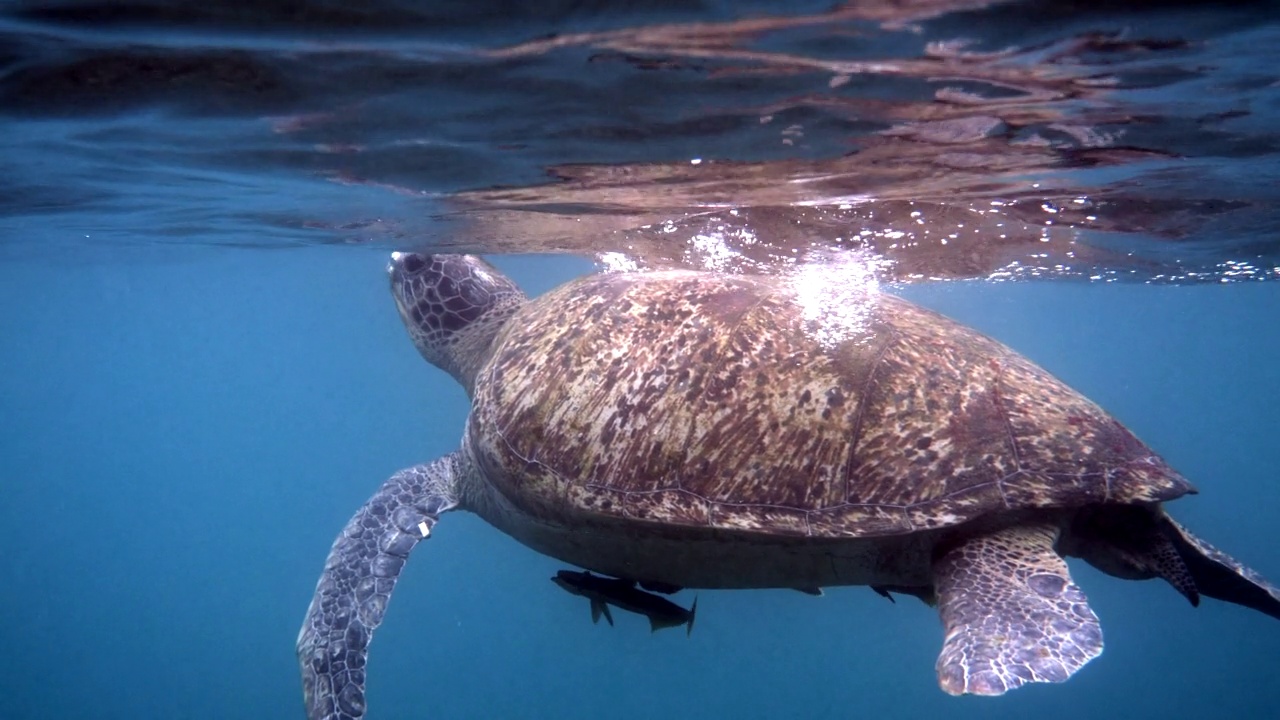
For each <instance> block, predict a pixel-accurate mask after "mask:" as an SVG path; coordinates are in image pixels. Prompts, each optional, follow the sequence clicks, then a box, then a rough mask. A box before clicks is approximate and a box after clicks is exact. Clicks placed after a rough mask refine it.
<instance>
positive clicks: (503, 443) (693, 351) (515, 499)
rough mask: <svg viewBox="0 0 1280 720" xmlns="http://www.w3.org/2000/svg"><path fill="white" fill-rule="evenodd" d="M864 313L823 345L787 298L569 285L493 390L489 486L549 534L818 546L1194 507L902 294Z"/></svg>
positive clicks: (497, 361)
mask: <svg viewBox="0 0 1280 720" xmlns="http://www.w3.org/2000/svg"><path fill="white" fill-rule="evenodd" d="M856 302H859V303H862V304H864V305H865V307H863V308H860V310H861V311H862V316H863V317H864V324H863V325H862V327H861V329H860V330H859V331H857V332H854V333H852V334H851V335H850V336H849V337H846V338H844V339H843V340H841V341H839V342H834V343H832V342H828V343H823V342H819V341H818V339H816V334H815V331H816V330H817V329H818V328H816V327H815V322H816V321H814V320H813V319H812V318H810V317H807V316H806V315H805V314H804V310H803V308H802V306H801V304H800V303H799V300H798V297H797V295H796V293H795V292H794V291H793V289H792V286H791V285H789V284H788V282H787V281H785V280H780V279H779V280H774V279H766V278H748V277H741V276H717V275H708V274H700V273H690V272H665V273H649V274H614V275H599V276H592V277H588V278H584V279H581V280H578V281H575V282H573V283H570V284H569V285H567V286H564V287H562V288H559V289H557V290H555V291H553V292H551V293H550V294H548V295H545V296H543V297H542V298H539V299H537V300H534V301H532V302H530V303H529V304H528V306H527V307H525V308H523V309H522V310H521V311H520V312H518V313H517V314H516V315H515V316H514V317H513V318H512V320H511V322H510V324H509V325H508V327H507V328H506V329H504V331H503V332H502V334H500V335H499V337H498V339H497V341H496V343H497V344H496V347H495V350H494V354H493V356H492V357H491V359H490V360H489V362H488V363H487V364H486V365H485V366H484V367H483V368H482V369H481V371H480V374H479V376H478V377H477V381H476V386H475V396H474V406H473V411H472V416H471V419H470V423H471V424H470V428H469V431H470V437H471V441H472V447H473V449H474V450H475V453H476V457H477V460H478V461H479V464H480V467H481V471H482V472H483V473H484V474H485V475H486V477H487V479H488V481H489V482H490V483H491V484H492V485H493V486H494V488H495V489H496V490H497V491H498V492H500V493H502V494H503V495H504V496H505V497H506V498H507V499H508V500H509V501H510V502H511V503H513V504H514V505H515V506H517V507H519V508H521V509H523V510H524V511H526V512H529V513H530V514H533V515H535V516H537V517H542V518H545V519H547V520H549V521H551V522H557V523H567V524H574V523H579V524H581V523H587V524H589V523H590V522H591V521H592V520H593V519H600V517H601V516H612V517H615V518H617V517H621V518H630V519H635V520H637V521H652V522H658V523H663V524H667V525H685V526H703V527H706V526H711V527H716V528H733V529H744V530H755V531H760V532H766V533H770V534H783V535H797V536H819V537H851V536H876V535H889V534H898V533H908V532H913V531H917V530H924V529H929V528H937V527H943V526H948V525H953V524H956V523H960V522H964V521H967V520H970V519H973V518H975V517H977V516H980V515H983V514H987V513H992V512H1000V511H1002V510H1005V509H1009V508H1013V509H1019V508H1031V507H1061V506H1079V505H1084V504H1087V503H1098V502H1115V503H1134V502H1148V501H1157V500H1167V499H1172V498H1174V497H1178V496H1180V495H1182V494H1184V493H1186V492H1188V491H1190V490H1191V486H1190V485H1189V484H1188V483H1187V481H1186V480H1184V479H1183V478H1182V477H1181V476H1179V475H1178V474H1177V473H1176V472H1174V471H1173V470H1171V469H1170V468H1169V467H1168V466H1167V465H1166V464H1165V463H1164V462H1163V461H1162V460H1161V459H1160V458H1159V457H1157V456H1156V455H1155V454H1154V453H1153V452H1152V451H1151V450H1150V449H1148V448H1147V447H1146V446H1145V445H1144V444H1143V443H1142V442H1140V441H1139V440H1138V439H1137V438H1136V437H1134V435H1133V434H1132V433H1130V432H1129V431H1128V430H1127V429H1125V428H1124V427H1123V426H1122V425H1121V424H1120V423H1119V422H1117V421H1116V420H1115V419H1113V418H1112V417H1110V416H1109V415H1107V414H1106V413H1105V412H1103V411H1102V409H1100V408H1099V407H1098V406H1097V405H1095V404H1094V403H1092V402H1090V401H1089V400H1087V399H1086V398H1084V397H1083V396H1081V395H1080V394H1079V393H1077V392H1075V391H1074V390H1071V389H1070V388H1068V387H1067V386H1066V385H1064V384H1063V383H1062V382H1060V381H1058V380H1057V379H1055V378H1054V377H1052V376H1051V375H1049V374H1048V373H1047V372H1045V371H1044V370H1042V369H1040V368H1039V367H1037V366H1035V365H1034V364H1032V363H1031V362H1030V361H1028V360H1026V359H1025V358H1023V357H1022V356H1020V355H1018V354H1016V353H1014V352H1013V351H1012V350H1010V349H1009V348H1007V347H1005V346H1004V345H1001V344H999V343H997V342H995V341H994V340H991V339H990V338H987V337H985V336H983V335H981V334H979V333H977V332H976V331H973V330H971V329H969V328H966V327H964V326H962V325H959V324H957V323H955V322H952V321H951V320H948V319H946V318H944V317H942V316H940V315H937V314H936V313H933V312H931V311H928V310H925V309H922V308H919V307H917V306H915V305H913V304H911V303H909V302H907V301H905V300H902V299H900V298H897V297H894V296H892V295H887V294H883V293H877V292H867V293H865V294H862V295H859V296H858V298H857V299H856Z"/></svg>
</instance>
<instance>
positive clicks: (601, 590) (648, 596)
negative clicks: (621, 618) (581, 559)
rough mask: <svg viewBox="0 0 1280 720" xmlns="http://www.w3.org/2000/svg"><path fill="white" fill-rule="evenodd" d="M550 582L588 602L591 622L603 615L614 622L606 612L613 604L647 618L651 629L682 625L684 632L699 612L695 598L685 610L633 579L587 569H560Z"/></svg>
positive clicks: (598, 620) (686, 631)
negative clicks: (595, 572) (644, 588)
mask: <svg viewBox="0 0 1280 720" xmlns="http://www.w3.org/2000/svg"><path fill="white" fill-rule="evenodd" d="M551 582H554V583H555V584H556V585H559V586H560V587H562V588H564V589H565V590H567V591H568V592H570V593H571V594H573V595H578V596H581V597H584V598H587V599H588V600H590V601H591V622H593V623H597V622H600V617H601V616H602V615H603V616H604V619H605V620H608V621H609V624H610V625H612V624H613V615H611V614H610V613H609V606H610V605H612V606H614V607H616V608H618V609H619V610H626V611H627V612H633V613H636V614H637V615H643V616H645V617H647V618H649V630H650V632H657V631H659V630H662V629H663V628H670V627H680V626H681V625H684V626H685V635H689V634H691V633H692V632H693V620H694V617H695V616H696V615H697V613H698V600H697V598H694V601H693V606H692V607H690V608H689V609H688V610H686V609H684V608H682V607H680V606H679V605H677V604H675V603H673V602H671V601H670V600H668V599H666V598H664V597H660V596H658V595H655V594H653V593H651V592H647V591H645V590H641V589H640V588H638V587H636V581H634V580H623V579H620V578H610V577H604V576H602V575H593V574H592V573H591V572H590V571H586V572H574V571H572V570H561V571H559V572H557V573H556V576H555V577H553V578H551Z"/></svg>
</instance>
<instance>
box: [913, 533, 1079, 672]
mask: <svg viewBox="0 0 1280 720" xmlns="http://www.w3.org/2000/svg"><path fill="white" fill-rule="evenodd" d="M1057 536H1058V529H1057V528H1056V527H1055V526H1052V525H1015V526H1012V527H1008V528H1005V529H1003V530H1000V531H997V532H993V533H990V534H986V535H977V536H974V537H970V538H966V539H965V540H964V541H963V542H961V543H960V544H959V545H957V546H955V547H953V548H951V549H950V550H948V551H947V552H946V553H944V554H943V555H942V556H940V557H939V558H938V559H937V560H935V561H934V564H933V574H934V584H935V586H936V589H937V597H938V609H939V612H940V613H941V615H942V624H943V626H944V627H945V629H946V641H945V644H944V645H943V647H942V653H941V654H940V655H939V656H938V665H937V670H938V683H939V684H940V685H941V686H942V689H943V690H945V691H946V692H948V693H951V694H952V695H961V694H965V693H970V694H974V695H1002V694H1004V693H1005V692H1006V691H1008V690H1012V689H1013V688H1016V687H1019V686H1021V685H1023V684H1025V683H1031V682H1062V681H1063V680H1066V679H1067V678H1069V677H1071V675H1072V674H1073V673H1075V671H1077V670H1079V669H1080V668H1081V667H1082V666H1083V665H1084V664H1085V663H1087V662H1089V661H1090V660H1092V659H1093V658H1095V657H1097V656H1098V654H1099V653H1101V652H1102V627H1101V626H1100V625H1099V624H1098V618H1097V617H1096V616H1095V615H1094V614H1093V610H1091V609H1090V608H1089V602H1088V600H1087V599H1086V598H1085V595H1084V592H1083V591H1082V590H1080V588H1079V587H1078V586H1077V585H1076V584H1075V583H1074V582H1072V580H1071V575H1070V574H1069V573H1068V571H1067V564H1066V562H1065V561H1064V560H1063V559H1062V558H1061V557H1060V556H1059V555H1058V554H1057V552H1055V551H1054V549H1053V545H1054V541H1055V540H1056V539H1057Z"/></svg>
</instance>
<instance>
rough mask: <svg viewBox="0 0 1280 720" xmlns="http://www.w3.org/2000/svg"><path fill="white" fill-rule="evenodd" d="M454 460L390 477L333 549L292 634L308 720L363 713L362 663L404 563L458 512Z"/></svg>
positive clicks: (346, 718)
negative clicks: (445, 517)
mask: <svg viewBox="0 0 1280 720" xmlns="http://www.w3.org/2000/svg"><path fill="white" fill-rule="evenodd" d="M460 458H461V456H460V453H458V452H454V453H451V454H449V455H446V456H444V457H442V458H440V459H439V460H436V461H435V462H432V463H428V464H425V465H416V466H414V467H411V468H407V469H405V470H401V471H400V472H398V473H396V474H395V475H392V476H391V478H390V479H388V480H387V481H386V482H385V483H384V484H383V485H382V487H381V488H380V489H379V490H378V492H377V493H375V494H374V495H373V497H371V498H369V500H368V502H366V503H365V504H364V506H363V507H361V508H360V509H359V510H358V511H357V512H356V514H355V516H354V517H352V518H351V520H350V521H348V522H347V526H346V527H345V528H343V530H342V534H341V535H339V536H338V539H337V540H335V541H334V543H333V548H332V549H331V550H330V551H329V558H328V559H327V560H326V561H325V564H324V572H323V573H322V574H321V575H320V581H319V582H318V583H317V584H316V592H315V596H314V597H312V599H311V607H309V608H308V609H307V616H306V619H305V620H303V622H302V630H301V632H299V633H298V662H299V664H300V665H301V667H302V691H303V697H304V699H305V701H306V706H307V717H308V718H309V720H356V719H357V718H361V717H364V712H365V698H364V686H365V675H364V669H365V659H366V657H367V656H368V647H369V640H370V638H371V637H372V635H373V631H374V629H376V628H377V627H378V625H380V624H382V616H383V614H384V613H385V612H386V609H387V601H388V600H390V598H391V591H392V589H394V588H395V584H396V579H397V578H398V577H399V576H400V570H401V568H403V567H404V562H405V559H406V558H408V557H409V552H410V551H411V550H413V548H414V546H416V545H417V544H418V542H419V541H420V540H422V539H424V538H427V537H429V536H430V535H431V528H432V526H434V525H435V523H436V519H437V518H438V517H439V515H440V514H441V513H443V512H445V511H447V510H450V509H452V508H454V507H456V506H457V505H458V499H457V494H456V492H455V486H456V483H457V480H458V478H459V477H460V472H461V467H460V465H461V459H460Z"/></svg>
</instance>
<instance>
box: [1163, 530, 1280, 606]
mask: <svg viewBox="0 0 1280 720" xmlns="http://www.w3.org/2000/svg"><path fill="white" fill-rule="evenodd" d="M1161 515H1162V517H1161V525H1163V528H1162V529H1163V530H1164V534H1165V536H1166V537H1168V538H1169V539H1170V540H1172V541H1173V545H1174V547H1176V548H1177V550H1178V554H1179V555H1181V556H1182V561H1183V562H1184V563H1185V564H1186V566H1187V569H1188V570H1189V571H1190V572H1191V577H1192V579H1193V580H1194V581H1195V586H1196V589H1197V590H1198V591H1199V592H1200V594H1201V595H1208V596H1209V597H1211V598H1217V599H1219V600H1226V601H1227V602H1232V603H1235V604H1237V605H1243V606H1245V607H1247V608H1253V609H1254V610H1257V611H1259V612H1263V613H1266V614H1268V615H1270V616H1271V617H1273V618H1277V619H1280V588H1277V587H1276V586H1274V585H1272V584H1271V583H1269V582H1267V581H1266V580H1264V579H1263V577H1262V576H1261V575H1259V574H1258V573H1256V572H1254V571H1253V570H1251V569H1249V568H1247V567H1245V566H1244V565H1241V564H1240V563H1239V562H1238V561H1236V559H1235V558H1233V557H1231V556H1230V555H1228V554H1226V553H1224V552H1222V551H1221V550H1219V549H1217V548H1215V547H1214V546H1212V545H1210V544H1209V543H1207V542H1205V541H1203V540H1201V539H1200V538H1198V537H1196V536H1195V535H1193V534H1192V533H1191V532H1190V531H1189V530H1187V529H1186V528H1184V527H1182V526H1181V525H1179V524H1178V523H1177V522H1175V521H1174V519H1173V518H1171V517H1169V516H1168V515H1164V514H1163V513H1161Z"/></svg>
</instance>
